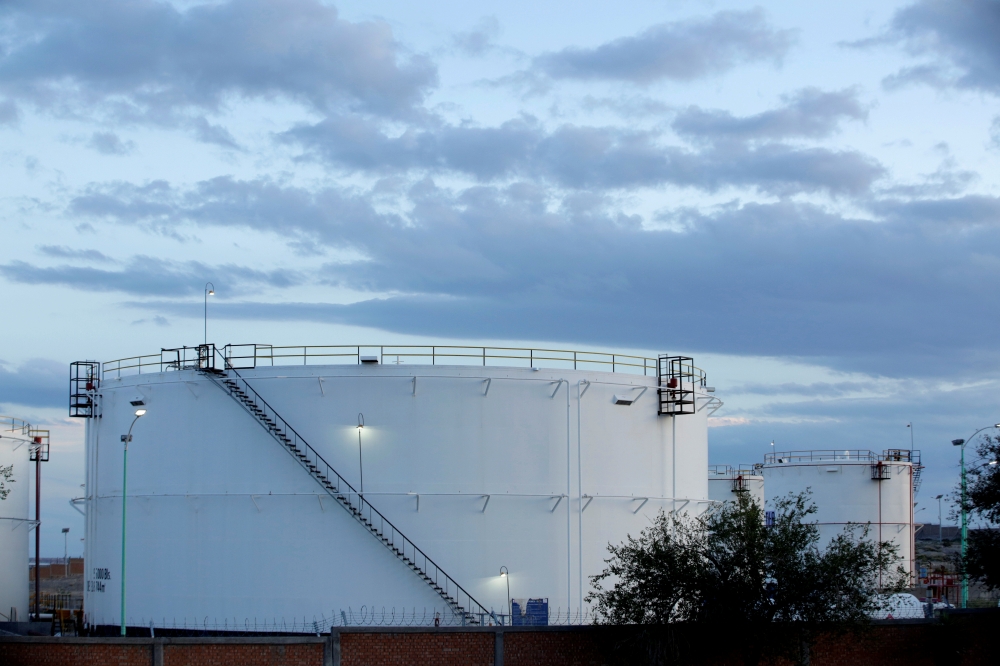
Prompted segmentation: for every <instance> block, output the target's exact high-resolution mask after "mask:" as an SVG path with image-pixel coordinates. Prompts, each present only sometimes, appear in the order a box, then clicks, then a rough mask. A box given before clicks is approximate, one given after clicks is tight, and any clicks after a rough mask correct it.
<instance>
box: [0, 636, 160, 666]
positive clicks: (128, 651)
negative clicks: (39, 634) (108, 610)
mask: <svg viewBox="0 0 1000 666" xmlns="http://www.w3.org/2000/svg"><path fill="white" fill-rule="evenodd" d="M151 663H152V649H151V647H150V646H149V645H116V644H104V645H100V644H96V645H95V644H92V643H71V644H64V645H60V644H54V643H40V642H35V641H32V642H24V643H9V642H2V641H0V664H3V666H150V664H151Z"/></svg>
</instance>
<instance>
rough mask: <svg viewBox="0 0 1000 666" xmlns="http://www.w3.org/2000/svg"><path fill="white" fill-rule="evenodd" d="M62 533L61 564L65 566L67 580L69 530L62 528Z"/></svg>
mask: <svg viewBox="0 0 1000 666" xmlns="http://www.w3.org/2000/svg"><path fill="white" fill-rule="evenodd" d="M62 533H63V562H64V563H65V564H66V574H65V575H66V577H67V578H69V528H68V527H64V528H63V529H62Z"/></svg>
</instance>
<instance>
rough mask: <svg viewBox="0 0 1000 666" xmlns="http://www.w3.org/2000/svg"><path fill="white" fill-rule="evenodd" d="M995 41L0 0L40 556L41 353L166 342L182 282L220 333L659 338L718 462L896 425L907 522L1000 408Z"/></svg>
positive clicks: (913, 33)
mask: <svg viewBox="0 0 1000 666" xmlns="http://www.w3.org/2000/svg"><path fill="white" fill-rule="evenodd" d="M997 34H1000V3H998V2H997V1H996V0H951V1H943V0H942V1H937V0H918V1H916V2H913V1H905V2H888V1H886V2H879V3H871V2H860V1H849V0H845V1H842V2H838V3H803V2H792V1H787V2H778V1H775V2H764V3H753V2H736V1H733V2H725V1H718V2H714V1H698V0H686V1H685V0H675V1H671V2H664V1H662V0H661V1H660V2H653V1H650V0H618V1H617V2H614V3H611V2H606V1H605V2H593V1H590V0H574V1H573V2H562V1H557V0H552V1H550V2H545V3H527V2H510V0H506V1H505V2H495V1H493V0H480V1H479V2H475V3H469V2H453V1H446V0H440V1H437V2H432V3H413V2H398V1H397V2H392V1H389V0H366V2H353V1H344V2H337V3H335V4H334V3H324V2H320V1H319V0H282V1H278V0H231V1H226V2H173V3H170V2H158V1H153V0H100V1H99V0H92V1H90V2H85V3H81V2H76V1H74V0H32V1H31V2H19V1H16V0H5V1H4V2H2V3H0V155H2V159H0V176H2V177H0V230H2V236H0V238H2V244H0V248H2V250H0V251H2V253H3V256H2V257H0V286H2V294H3V308H4V310H3V311H4V320H3V321H4V325H3V327H2V332H0V342H2V345H0V412H2V413H8V414H10V413H12V414H15V415H18V416H22V417H25V418H29V419H31V420H33V421H34V422H36V423H38V424H46V425H47V427H50V428H52V429H53V433H54V447H53V448H54V454H53V462H52V463H50V464H49V467H48V468H47V469H46V475H47V476H46V478H47V479H48V485H47V486H43V488H44V489H45V500H44V501H45V504H44V508H45V512H46V513H45V515H44V516H43V518H46V517H47V518H48V519H49V520H48V521H47V524H48V526H49V527H48V528H47V529H45V530H44V531H43V536H44V538H45V544H46V545H45V547H44V550H43V554H52V555H56V554H59V555H61V553H62V540H61V537H60V534H59V528H60V527H62V526H63V524H62V523H65V525H73V526H75V527H74V531H73V532H72V533H71V534H79V533H80V532H81V529H80V527H81V526H82V524H81V523H80V521H79V520H78V519H77V518H78V517H77V516H76V514H74V513H73V512H72V510H71V509H70V508H69V507H68V505H67V504H66V500H67V499H68V498H69V497H72V496H74V495H75V494H78V492H79V484H80V483H81V482H82V443H81V440H82V428H81V427H80V423H79V422H72V421H70V420H69V419H67V418H66V412H65V404H66V375H67V364H68V363H69V362H70V361H73V360H80V359H84V358H96V359H99V360H107V359H113V358H119V357H123V356H130V355H135V354H143V353H153V352H156V351H157V350H158V349H159V348H160V347H170V346H178V345H183V344H188V345H192V344H197V343H198V342H199V341H200V340H201V336H202V325H203V323H202V307H203V304H202V300H203V288H204V285H205V282H206V281H207V280H211V281H212V282H213V283H214V285H215V287H216V290H217V295H216V296H215V297H214V298H213V300H212V301H211V303H210V313H209V337H210V338H211V339H212V340H214V341H216V342H218V343H220V344H222V343H226V342H248V341H254V342H267V343H272V344H357V343H359V342H360V343H375V344H379V343H383V342H387V343H406V342H424V341H438V342H442V343H451V344H460V343H462V342H469V343H472V344H476V343H486V344H505V345H523V346H527V345H537V346H548V347H552V346H557V347H560V348H583V349H609V350H619V351H635V352H642V353H647V354H655V353H656V352H664V351H669V352H675V353H688V354H691V355H693V356H695V358H696V361H697V363H698V365H700V366H702V367H704V368H705V369H706V370H707V372H708V373H709V377H710V383H711V384H714V385H715V386H717V387H718V393H717V394H718V395H719V397H721V398H722V400H723V401H725V403H726V405H725V407H724V408H723V409H722V410H720V411H719V412H718V413H717V414H716V418H715V420H714V422H713V425H714V426H716V427H713V428H712V430H711V433H710V442H711V444H710V446H711V452H710V455H711V458H712V462H716V463H740V462H743V463H749V462H756V461H760V460H761V459H762V456H763V454H764V453H765V452H767V451H769V450H770V442H771V441H772V440H774V441H775V442H776V447H777V448H778V449H779V450H780V449H795V448H799V449H811V448H866V449H868V448H870V449H873V450H879V451H880V450H882V449H884V448H887V447H907V448H908V447H909V443H910V436H911V430H910V429H908V428H907V423H908V422H912V423H913V429H912V434H913V437H914V440H915V444H916V446H917V448H919V449H922V451H923V456H924V461H925V463H926V464H927V470H926V481H925V483H924V486H923V489H922V491H921V493H920V496H919V497H918V501H919V502H920V505H919V506H918V514H917V517H918V520H927V521H934V522H936V519H937V508H936V502H933V500H931V499H930V497H931V496H933V495H935V494H938V493H941V492H947V491H948V490H949V489H950V488H951V487H952V486H953V484H954V480H955V477H956V473H957V466H956V462H957V455H956V453H957V452H956V451H955V450H954V449H953V448H952V447H951V446H950V445H949V444H948V442H949V440H951V439H953V438H955V437H967V436H968V435H969V434H970V433H971V432H972V431H973V430H975V429H976V428H979V427H981V426H984V425H987V424H990V423H993V422H996V421H998V420H1000V408H998V400H997V388H998V383H1000V382H998V380H1000V373H998V370H997V367H998V361H1000V353H998V351H997V342H998V337H1000V335H998V332H997V329H998V326H997V324H998V315H997V311H998V307H1000V299H998V293H1000V280H998V278H1000V245H998V241H1000V227H998V224H997V221H998V219H1000V187H998V183H997V173H998V165H1000V40H998V39H997V37H996V36H997ZM924 506H927V507H932V508H928V509H927V510H926V511H922V512H921V511H920V509H922V508H923V507H924ZM931 514H933V515H931ZM76 548H77V550H78V551H79V550H80V548H79V545H78V544H77V545H76Z"/></svg>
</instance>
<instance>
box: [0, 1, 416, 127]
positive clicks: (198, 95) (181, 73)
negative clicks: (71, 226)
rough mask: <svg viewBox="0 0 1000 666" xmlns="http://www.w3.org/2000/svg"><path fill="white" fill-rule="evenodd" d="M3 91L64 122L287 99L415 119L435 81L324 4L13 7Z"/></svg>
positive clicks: (5, 11)
mask: <svg viewBox="0 0 1000 666" xmlns="http://www.w3.org/2000/svg"><path fill="white" fill-rule="evenodd" d="M0 21H2V26H3V29H2V31H0V54H2V56H0V90H3V91H4V92H6V93H7V94H8V95H9V96H10V97H12V98H17V99H21V100H25V101H29V102H31V103H33V104H35V105H38V106H40V107H44V108H47V109H51V110H54V111H57V112H59V113H64V114H78V113H80V112H81V109H84V108H88V107H91V108H93V107H98V108H100V109H103V110H106V111H110V112H112V113H114V114H115V115H116V116H118V117H120V118H128V119H133V120H139V119H141V120H155V121H160V122H175V121H176V119H175V114H176V113H177V112H184V111H185V110H187V109H192V108H194V109H208V110H216V109H219V108H220V107H222V106H223V105H224V104H225V103H226V101H227V100H228V99H230V98H232V97H243V98H254V99H265V100H266V99H273V98H286V99H291V100H295V101H297V102H301V103H303V104H306V105H308V106H310V107H312V108H314V109H316V110H319V111H321V112H327V111H331V110H333V109H343V108H351V109H356V110H361V111H365V112H371V113H377V114H383V115H390V116H402V115H411V114H412V113H413V112H414V111H413V110H414V108H415V106H417V105H419V104H420V103H421V101H422V99H423V96H424V94H425V93H426V91H427V90H428V88H429V87H431V86H433V85H434V84H435V82H436V71H435V69H434V67H433V65H432V64H431V63H430V62H429V61H428V60H427V59H426V58H424V57H421V56H406V55H405V54H404V52H403V50H402V49H401V47H400V45H399V44H398V43H397V42H396V40H395V38H394V37H393V34H392V31H391V29H390V28H389V26H388V25H387V24H385V23H382V22H362V23H352V22H349V21H345V20H343V19H341V18H340V17H339V16H338V13H337V10H336V9H335V8H334V7H331V6H327V5H324V4H321V3H320V2H319V1H318V0H280V1H279V0H230V1H228V2H221V3H211V4H200V5H195V6H192V7H188V8H186V9H178V8H176V7H175V6H174V5H172V4H170V3H167V2H161V1H157V0H99V1H95V2H87V3H79V2H74V1H73V0H49V1H47V2H27V1H23V2H18V1H15V2H8V3H5V4H4V5H3V8H2V9H0Z"/></svg>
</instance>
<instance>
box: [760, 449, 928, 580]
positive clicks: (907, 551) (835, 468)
mask: <svg viewBox="0 0 1000 666" xmlns="http://www.w3.org/2000/svg"><path fill="white" fill-rule="evenodd" d="M780 455H781V454H778V456H780ZM885 465H886V467H887V468H888V474H889V478H887V479H884V480H882V481H878V480H873V479H872V476H873V474H872V462H869V461H858V460H837V459H836V458H831V459H829V460H816V461H811V462H810V461H793V462H786V463H776V462H775V463H766V464H765V465H764V467H763V470H764V491H765V495H766V497H767V502H768V503H769V504H771V503H773V502H774V500H776V499H778V498H781V497H785V496H787V495H788V494H789V493H796V494H797V493H800V492H804V491H806V490H809V491H810V492H811V493H812V495H811V500H812V501H813V502H814V503H815V504H816V513H815V514H814V515H813V517H814V518H815V520H816V522H817V524H818V526H819V531H820V537H821V545H825V544H826V543H828V542H829V540H830V539H832V538H833V537H834V536H835V535H836V534H839V533H840V532H841V531H842V530H843V529H844V528H845V527H847V526H848V524H850V523H853V524H860V525H867V526H869V533H868V538H869V539H875V540H879V541H891V542H892V543H894V544H896V547H897V548H898V553H899V555H900V556H901V557H902V558H903V562H902V564H903V566H904V568H905V569H906V571H907V572H910V573H911V574H912V572H913V559H912V558H913V475H912V472H913V467H912V465H911V463H908V462H886V463H885Z"/></svg>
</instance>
